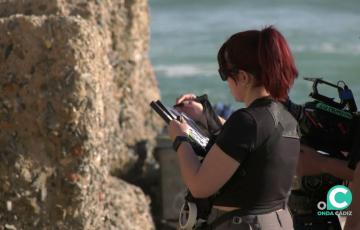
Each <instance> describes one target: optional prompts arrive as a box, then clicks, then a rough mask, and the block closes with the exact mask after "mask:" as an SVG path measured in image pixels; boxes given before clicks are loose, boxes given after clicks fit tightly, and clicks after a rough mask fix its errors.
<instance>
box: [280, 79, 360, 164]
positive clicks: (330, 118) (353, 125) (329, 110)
mask: <svg viewBox="0 0 360 230" xmlns="http://www.w3.org/2000/svg"><path fill="white" fill-rule="evenodd" d="M304 79H305V80H308V81H312V82H313V92H311V93H310V97H312V98H314V99H315V100H314V101H311V102H307V103H305V105H297V104H294V103H292V102H291V101H290V100H288V101H287V102H285V103H284V104H285V106H286V107H287V108H288V110H289V112H290V113H291V114H292V115H293V116H294V117H295V118H296V119H297V120H298V122H299V127H300V131H301V142H302V143H303V144H306V145H308V146H310V147H312V148H314V149H316V150H318V151H321V152H322V153H325V154H328V155H329V156H330V157H334V158H338V159H343V160H348V161H349V167H350V168H352V169H354V168H355V165H356V163H357V161H358V160H359V157H360V152H359V151H360V148H359V145H358V143H357V142H358V140H359V138H360V136H359V134H360V125H359V120H360V119H359V118H360V114H359V112H357V106H356V103H355V100H354V97H353V94H352V92H351V90H350V89H349V87H348V86H347V85H346V84H345V83H344V82H343V81H339V82H338V84H337V85H335V84H332V83H330V82H327V81H324V80H322V79H321V78H304ZM319 84H325V85H327V86H329V87H333V88H335V89H336V90H337V91H338V94H339V102H337V101H335V99H334V98H330V97H327V96H324V95H322V94H320V93H319V91H318V86H319ZM340 84H343V86H340Z"/></svg>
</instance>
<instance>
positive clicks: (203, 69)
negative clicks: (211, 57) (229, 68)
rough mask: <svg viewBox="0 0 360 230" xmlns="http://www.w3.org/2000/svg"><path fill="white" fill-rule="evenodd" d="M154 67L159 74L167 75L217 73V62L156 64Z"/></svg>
mask: <svg viewBox="0 0 360 230" xmlns="http://www.w3.org/2000/svg"><path fill="white" fill-rule="evenodd" d="M154 69H155V72H156V73H157V74H158V75H161V76H165V77H179V78H183V77H194V76H206V77H208V76H213V75H214V74H216V72H215V71H216V69H215V64H214V66H210V65H199V64H198V65H196V64H180V65H159V66H155V67H154Z"/></svg>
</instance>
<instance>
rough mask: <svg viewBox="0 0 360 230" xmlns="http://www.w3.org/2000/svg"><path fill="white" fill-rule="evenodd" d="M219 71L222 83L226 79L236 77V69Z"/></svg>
mask: <svg viewBox="0 0 360 230" xmlns="http://www.w3.org/2000/svg"><path fill="white" fill-rule="evenodd" d="M218 71H219V75H220V77H221V80H223V81H227V79H228V77H231V76H234V75H236V74H237V73H238V72H239V70H238V69H237V68H233V69H221V68H219V69H218Z"/></svg>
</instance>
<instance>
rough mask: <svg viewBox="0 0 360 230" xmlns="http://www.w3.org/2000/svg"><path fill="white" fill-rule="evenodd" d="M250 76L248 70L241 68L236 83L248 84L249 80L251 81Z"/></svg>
mask: <svg viewBox="0 0 360 230" xmlns="http://www.w3.org/2000/svg"><path fill="white" fill-rule="evenodd" d="M248 78H249V77H248V76H247V74H246V72H245V71H243V70H240V71H239V72H238V74H236V76H235V80H236V81H235V83H236V84H241V85H245V84H247V82H248V81H249V79H248Z"/></svg>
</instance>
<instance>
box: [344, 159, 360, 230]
mask: <svg viewBox="0 0 360 230" xmlns="http://www.w3.org/2000/svg"><path fill="white" fill-rule="evenodd" d="M352 194H353V200H352V204H351V206H350V210H352V216H349V217H348V218H347V220H346V224H345V230H358V229H360V164H359V163H358V165H357V167H356V170H355V173H354V183H353V186H352Z"/></svg>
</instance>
